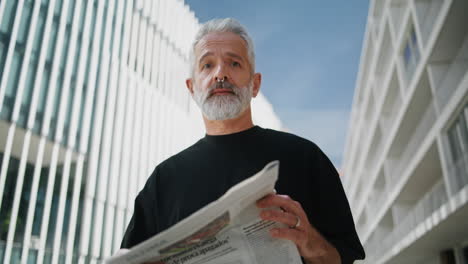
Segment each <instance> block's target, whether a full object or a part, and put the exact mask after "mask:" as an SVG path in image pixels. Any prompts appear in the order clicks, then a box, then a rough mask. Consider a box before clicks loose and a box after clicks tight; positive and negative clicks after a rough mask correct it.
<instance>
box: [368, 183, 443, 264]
mask: <svg viewBox="0 0 468 264" xmlns="http://www.w3.org/2000/svg"><path fill="white" fill-rule="evenodd" d="M447 200H448V199H447V193H446V191H445V185H444V182H443V179H440V180H439V181H438V182H437V183H436V184H435V185H434V186H433V187H432V189H431V190H430V191H429V192H427V193H426V194H425V195H424V196H423V198H421V199H420V200H419V201H418V202H417V203H416V205H415V206H414V207H413V209H412V210H411V211H410V212H409V213H408V215H407V216H406V217H405V218H404V219H403V220H402V221H401V222H400V223H395V224H394V226H395V228H394V229H393V231H392V232H390V233H388V234H384V233H380V234H376V236H373V237H372V240H370V241H369V243H368V244H367V245H366V249H367V250H368V252H367V253H368V254H369V261H368V263H374V262H375V261H376V260H377V258H379V257H382V256H383V255H384V254H385V253H386V252H388V251H389V250H390V249H391V248H392V247H393V246H394V245H395V244H397V243H398V242H399V241H401V240H402V239H403V238H404V237H405V236H406V235H408V234H409V233H411V231H412V230H414V229H415V228H416V227H417V226H418V225H419V224H420V223H422V222H423V221H424V220H426V219H427V218H428V217H430V216H431V215H432V214H433V213H434V212H435V211H436V210H438V209H439V208H440V207H441V206H442V205H444V204H445V203H446V202H447Z"/></svg>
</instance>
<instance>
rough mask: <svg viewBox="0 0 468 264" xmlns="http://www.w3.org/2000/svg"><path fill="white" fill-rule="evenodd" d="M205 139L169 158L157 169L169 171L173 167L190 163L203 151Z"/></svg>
mask: <svg viewBox="0 0 468 264" xmlns="http://www.w3.org/2000/svg"><path fill="white" fill-rule="evenodd" d="M203 145H204V142H203V139H199V140H198V141H197V142H195V143H194V144H192V145H191V146H189V147H187V148H185V149H183V150H181V151H180V152H178V153H176V154H174V155H172V156H170V157H169V158H167V159H165V160H164V161H162V162H161V163H159V165H158V166H157V168H159V169H169V168H173V167H178V166H180V165H182V164H183V163H184V162H190V160H191V159H192V158H194V157H197V154H199V153H200V152H201V151H203Z"/></svg>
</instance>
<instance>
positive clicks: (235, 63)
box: [231, 61, 240, 67]
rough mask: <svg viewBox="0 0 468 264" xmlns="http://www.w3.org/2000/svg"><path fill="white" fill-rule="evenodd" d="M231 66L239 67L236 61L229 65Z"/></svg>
mask: <svg viewBox="0 0 468 264" xmlns="http://www.w3.org/2000/svg"><path fill="white" fill-rule="evenodd" d="M231 65H232V66H233V67H239V66H240V63H238V62H237V61H233V62H232V63H231Z"/></svg>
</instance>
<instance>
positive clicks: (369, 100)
mask: <svg viewBox="0 0 468 264" xmlns="http://www.w3.org/2000/svg"><path fill="white" fill-rule="evenodd" d="M467 124H468V1H466V0H372V1H371V4H370V10H369V16H368V23H367V30H366V34H365V39H364V44H363V49H362V55H361V63H360V71H359V75H358V79H357V84H356V90H355V95H354V101H353V107H352V113H351V119H350V127H349V133H348V138H347V143H346V148H345V158H344V163H343V173H344V177H343V179H344V186H345V189H346V192H347V195H348V198H349V200H350V204H351V207H352V211H353V215H354V218H355V221H356V225H357V228H358V233H359V235H360V238H361V240H362V242H363V243H364V247H365V249H366V253H367V258H366V260H365V261H364V262H363V263H372V264H375V263H398V264H404V263H411V264H417V263H429V264H432V263H458V264H462V263H468V221H467V219H468V126H467Z"/></svg>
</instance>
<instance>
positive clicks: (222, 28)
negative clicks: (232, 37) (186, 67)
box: [189, 18, 255, 76]
mask: <svg viewBox="0 0 468 264" xmlns="http://www.w3.org/2000/svg"><path fill="white" fill-rule="evenodd" d="M216 32H231V33H234V34H236V35H238V36H239V37H241V38H242V39H243V40H244V41H245V43H246V45H247V55H248V60H249V63H250V66H251V69H252V74H253V73H254V72H255V51H254V45H253V41H252V38H251V37H250V36H249V33H248V32H247V30H246V29H245V27H244V26H242V24H241V23H239V21H237V20H235V19H233V18H223V19H213V20H209V21H207V22H205V23H204V24H202V25H201V27H200V29H199V30H198V32H197V34H196V35H195V40H194V41H193V43H192V49H191V51H190V55H189V56H190V57H189V59H190V74H191V75H192V76H193V73H194V69H195V47H196V46H197V44H198V43H199V42H200V40H201V39H202V38H203V37H205V36H206V35H208V34H210V33H216Z"/></svg>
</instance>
